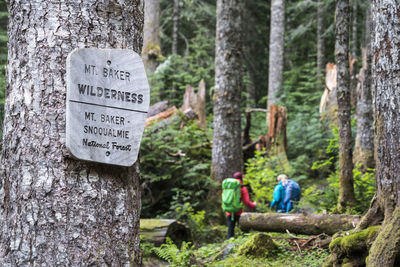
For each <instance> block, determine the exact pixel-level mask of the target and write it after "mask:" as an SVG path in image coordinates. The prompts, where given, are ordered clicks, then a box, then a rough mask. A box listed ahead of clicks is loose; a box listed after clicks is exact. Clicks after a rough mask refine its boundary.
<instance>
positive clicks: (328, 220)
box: [239, 212, 361, 235]
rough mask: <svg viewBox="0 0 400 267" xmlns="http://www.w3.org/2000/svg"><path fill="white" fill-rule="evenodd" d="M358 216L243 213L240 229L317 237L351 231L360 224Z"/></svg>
mask: <svg viewBox="0 0 400 267" xmlns="http://www.w3.org/2000/svg"><path fill="white" fill-rule="evenodd" d="M360 220H361V216H359V215H346V214H304V213H301V214H288V213H247V212H245V213H243V214H242V216H241V217H240V221H239V225H240V229H242V230H244V231H249V230H255V231H261V232H282V233H284V232H286V230H289V231H290V232H291V233H296V234H305V235H318V234H322V233H325V234H328V235H333V234H334V233H336V232H339V231H346V230H351V229H354V228H355V227H356V225H357V224H358V223H359V222H360Z"/></svg>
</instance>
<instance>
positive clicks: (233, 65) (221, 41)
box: [211, 0, 244, 181]
mask: <svg viewBox="0 0 400 267" xmlns="http://www.w3.org/2000/svg"><path fill="white" fill-rule="evenodd" d="M243 6H244V1H243V0H218V1H217V37H216V53H215V54H216V57H215V94H214V96H213V100H214V137H213V147H212V170H211V172H212V177H213V178H214V180H216V181H222V180H223V179H224V178H226V177H230V176H232V175H233V173H234V172H236V171H241V170H242V165H243V159H242V142H241V119H240V107H241V93H242V92H241V89H242V61H243V60H242V32H241V29H242V25H241V24H242V10H243Z"/></svg>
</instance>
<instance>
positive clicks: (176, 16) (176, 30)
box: [171, 0, 180, 55]
mask: <svg viewBox="0 0 400 267" xmlns="http://www.w3.org/2000/svg"><path fill="white" fill-rule="evenodd" d="M179 11H180V10H179V0H174V10H173V15H172V22H173V24H172V51H171V52H172V54H173V55H177V54H178V33H179Z"/></svg>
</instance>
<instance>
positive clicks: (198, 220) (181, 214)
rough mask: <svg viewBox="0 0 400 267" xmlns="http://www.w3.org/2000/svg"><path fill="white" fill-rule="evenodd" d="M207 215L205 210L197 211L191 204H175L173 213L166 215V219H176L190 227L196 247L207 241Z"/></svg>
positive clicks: (172, 207)
mask: <svg viewBox="0 0 400 267" xmlns="http://www.w3.org/2000/svg"><path fill="white" fill-rule="evenodd" d="M205 215H206V212H205V211H204V210H201V211H195V210H194V208H193V207H192V206H191V204H190V203H189V202H186V203H184V204H180V203H175V204H174V205H172V206H171V211H169V212H167V213H166V214H165V216H166V217H170V218H175V219H176V220H178V221H180V222H185V223H186V224H187V225H188V227H189V229H190V232H191V235H192V239H193V240H194V242H195V245H196V244H198V243H200V242H204V241H205V240H206V239H207V233H206V231H205V229H206V228H207V227H206V216H205Z"/></svg>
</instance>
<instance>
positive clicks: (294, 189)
mask: <svg viewBox="0 0 400 267" xmlns="http://www.w3.org/2000/svg"><path fill="white" fill-rule="evenodd" d="M278 181H280V182H281V183H282V185H283V186H284V187H285V196H284V198H283V205H284V209H285V211H286V212H289V211H290V210H291V209H292V208H293V201H299V200H300V195H301V189H300V186H299V184H298V183H296V182H295V181H293V180H290V179H288V177H287V176H286V175H285V174H281V175H279V176H278Z"/></svg>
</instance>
